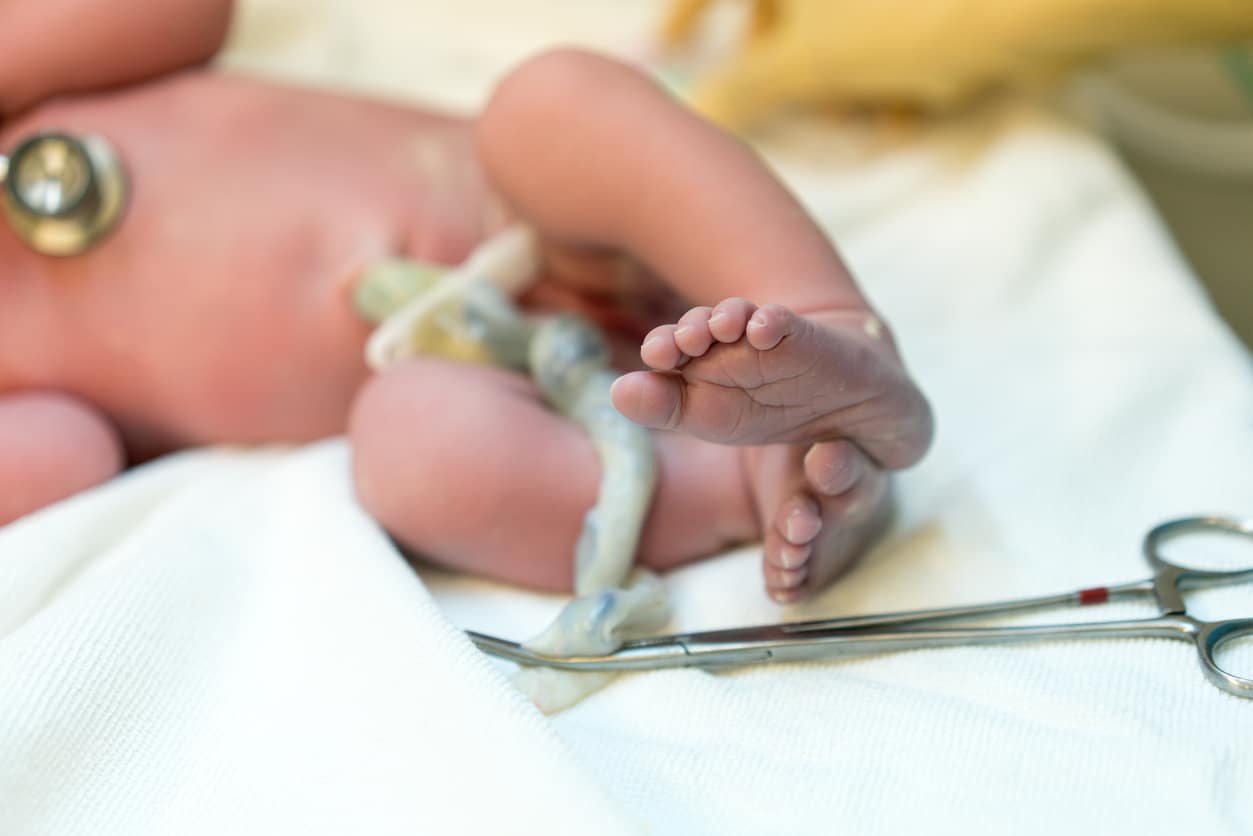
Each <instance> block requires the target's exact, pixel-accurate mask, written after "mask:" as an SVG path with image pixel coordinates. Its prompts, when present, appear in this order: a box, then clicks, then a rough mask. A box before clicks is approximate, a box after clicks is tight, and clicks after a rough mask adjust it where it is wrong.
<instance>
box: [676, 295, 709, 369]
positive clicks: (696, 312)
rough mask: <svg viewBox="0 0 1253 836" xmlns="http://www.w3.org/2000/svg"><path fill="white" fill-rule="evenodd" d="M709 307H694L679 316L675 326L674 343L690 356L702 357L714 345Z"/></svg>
mask: <svg viewBox="0 0 1253 836" xmlns="http://www.w3.org/2000/svg"><path fill="white" fill-rule="evenodd" d="M712 312H713V311H712V309H711V308H709V307H698V308H692V309H691V310H690V311H688V312H687V313H685V314H683V316H682V317H680V318H679V321H678V322H677V323H675V327H674V343H675V345H677V346H678V347H679V350H680V351H682V352H683V353H684V354H686V355H687V356H688V357H700V356H701V355H702V354H704V353H705V352H706V351H708V350H709V346H711V345H713V342H714V338H713V335H712V334H710V333H709V315H710V314H711V313H712Z"/></svg>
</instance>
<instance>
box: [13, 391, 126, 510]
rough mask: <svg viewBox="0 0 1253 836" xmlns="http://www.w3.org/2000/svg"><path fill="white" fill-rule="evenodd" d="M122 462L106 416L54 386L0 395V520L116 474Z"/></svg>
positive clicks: (122, 457) (119, 449)
mask: <svg viewBox="0 0 1253 836" xmlns="http://www.w3.org/2000/svg"><path fill="white" fill-rule="evenodd" d="M124 463H125V456H124V453H123V450H122V443H121V440H120V438H119V437H118V434H117V431H116V430H115V429H114V428H113V426H112V425H111V424H110V423H109V422H108V420H107V419H106V418H105V417H104V416H103V415H101V414H100V413H99V412H97V411H96V410H95V409H93V408H92V407H91V406H89V405H88V404H86V403H84V402H82V401H80V400H78V399H77V398H74V397H72V396H70V395H65V394H62V393H57V392H29V393H21V394H12V395H6V396H3V397H0V482H2V483H3V484H4V486H5V489H4V491H0V525H3V524H4V523H7V522H11V521H12V520H15V519H17V518H18V517H21V516H23V515H25V514H28V513H30V512H32V511H35V510H38V509H39V508H42V507H44V506H45V505H49V504H51V503H53V502H56V501H58V500H61V499H65V498H66V497H69V496H71V495H73V494H75V493H78V492H79V491H84V490H87V489H88V488H92V487H95V486H96V485H99V484H102V483H104V482H106V481H108V480H109V479H112V478H113V477H114V476H116V475H117V474H118V473H119V472H120V471H121V470H122V467H123V465H124Z"/></svg>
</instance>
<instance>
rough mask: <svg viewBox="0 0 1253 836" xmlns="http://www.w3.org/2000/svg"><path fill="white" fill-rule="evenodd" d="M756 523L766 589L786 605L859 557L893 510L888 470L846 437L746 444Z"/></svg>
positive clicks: (771, 595) (832, 577)
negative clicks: (759, 530)
mask: <svg viewBox="0 0 1253 836" xmlns="http://www.w3.org/2000/svg"><path fill="white" fill-rule="evenodd" d="M744 465H745V470H746V471H747V475H748V479H749V487H750V489H751V491H752V495H753V499H754V502H755V504H756V506H757V512H758V514H759V515H760V519H761V526H762V576H763V578H764V580H765V584H766V592H767V594H769V595H770V597H771V598H773V599H774V600H775V601H778V602H779V603H783V604H788V603H793V602H795V601H799V600H801V599H802V598H805V597H807V596H809V595H810V594H812V593H814V592H816V591H818V590H820V589H822V588H823V587H824V586H826V585H827V584H828V583H830V582H831V580H833V579H834V578H835V577H836V576H837V575H839V574H840V573H841V572H842V571H844V570H845V569H847V568H848V567H849V566H851V565H852V564H853V562H854V561H855V560H856V559H857V558H858V557H860V556H861V553H862V552H863V551H864V550H865V549H866V548H867V547H868V546H869V545H870V543H871V542H872V541H873V540H874V539H875V538H877V537H878V536H879V534H880V533H882V531H883V529H884V528H885V527H886V525H887V523H888V520H889V518H890V516H891V494H890V492H889V489H888V487H889V486H888V475H887V473H886V472H885V471H883V470H882V469H881V468H879V467H878V466H876V465H875V464H874V462H872V461H871V460H870V459H869V458H868V457H867V456H866V455H865V454H864V453H863V452H862V451H861V450H860V449H858V448H857V446H856V445H854V444H852V443H851V442H849V441H844V440H841V441H831V442H824V443H821V444H815V445H814V446H812V447H810V448H809V449H808V452H806V448H805V447H804V446H803V445H781V444H775V445H770V446H766V447H749V448H746V449H745V450H744Z"/></svg>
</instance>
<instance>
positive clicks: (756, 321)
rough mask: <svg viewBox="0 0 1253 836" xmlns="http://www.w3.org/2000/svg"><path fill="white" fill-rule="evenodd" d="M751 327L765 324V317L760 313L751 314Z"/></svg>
mask: <svg viewBox="0 0 1253 836" xmlns="http://www.w3.org/2000/svg"><path fill="white" fill-rule="evenodd" d="M749 322H750V323H751V324H753V325H757V326H762V325H765V324H766V315H765V314H764V313H762V312H761V311H758V312H757V313H755V314H753V318H752V319H750V320H749Z"/></svg>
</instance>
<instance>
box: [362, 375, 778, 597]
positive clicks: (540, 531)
mask: <svg viewBox="0 0 1253 836" xmlns="http://www.w3.org/2000/svg"><path fill="white" fill-rule="evenodd" d="M349 436H350V439H351V442H352V450H353V472H354V476H355V480H356V486H357V495H358V497H359V498H360V500H361V502H362V504H363V505H364V506H365V508H366V510H368V511H369V512H370V514H371V515H372V516H374V517H375V519H377V520H379V522H380V523H381V524H382V525H383V526H384V527H385V528H386V529H387V530H388V531H389V532H390V533H391V534H392V535H393V536H394V537H396V539H397V540H399V541H400V542H401V543H402V544H403V545H404V546H406V547H407V548H408V549H411V550H413V551H414V552H415V553H417V554H419V555H421V556H423V557H427V558H430V559H432V560H436V561H438V562H440V563H444V564H447V565H450V566H454V567H456V568H459V569H463V570H466V571H469V572H473V573H476V574H482V575H487V576H490V577H493V578H498V579H500V580H505V581H509V582H511V583H520V584H526V585H529V586H535V587H540V588H544V589H552V590H564V591H568V590H570V589H571V587H572V580H573V570H574V547H575V543H576V541H577V540H578V537H579V533H580V530H581V527H582V523H583V516H584V514H586V513H587V511H588V509H590V508H591V507H592V506H593V504H594V503H595V502H596V491H597V487H598V482H599V478H600V464H599V461H598V460H597V457H596V453H595V451H594V449H593V448H592V444H591V442H590V440H589V439H588V437H587V435H586V434H585V433H584V432H583V431H582V430H581V429H579V428H578V427H577V426H575V425H574V424H573V423H571V422H569V421H566V420H565V419H563V418H561V417H560V416H558V415H557V414H556V413H554V412H552V411H551V410H550V409H549V408H548V407H546V406H545V405H544V404H543V403H542V402H541V400H540V398H539V395H538V392H537V391H536V389H535V386H534V385H533V384H532V383H531V382H530V381H529V380H527V379H525V378H523V377H521V376H519V375H516V374H511V373H509V372H505V371H502V370H500V369H496V368H489V367H484V366H474V365H469V364H463V363H455V362H449V361H444V360H436V359H430V358H420V359H418V360H415V361H412V362H410V363H406V364H404V365H401V366H397V367H395V368H393V369H391V370H389V371H388V372H386V373H385V374H382V375H380V376H378V377H376V378H374V379H373V380H372V381H371V382H370V383H369V384H367V385H366V387H365V388H364V389H363V390H362V392H361V394H360V395H359V397H358V399H357V402H356V404H355V406H354V410H353V415H352V418H351V421H350V424H349ZM657 450H658V466H659V472H658V483H657V494H656V496H655V497H654V501H653V505H652V508H651V510H650V512H649V515H648V518H647V520H646V522H645V526H644V533H643V537H642V539H641V542H640V550H639V560H640V562H641V563H643V564H644V565H646V566H649V567H652V568H656V569H665V568H669V567H671V566H674V565H677V564H679V563H683V562H686V561H690V560H694V559H696V558H699V557H703V556H705V555H708V554H712V553H715V552H717V551H718V550H720V549H722V548H725V547H727V546H730V545H732V544H735V543H738V542H744V541H748V540H752V539H754V538H756V537H758V536H760V528H759V526H758V523H757V520H756V517H755V515H754V514H753V511H752V508H751V502H750V498H749V492H748V490H747V489H746V485H745V481H744V475H743V470H742V468H741V464H740V456H739V453H738V451H737V450H736V449H735V448H731V447H725V446H721V445H714V444H710V443H707V442H703V441H701V440H699V439H695V438H691V437H688V436H682V435H677V434H671V433H660V434H658V437H657Z"/></svg>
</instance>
